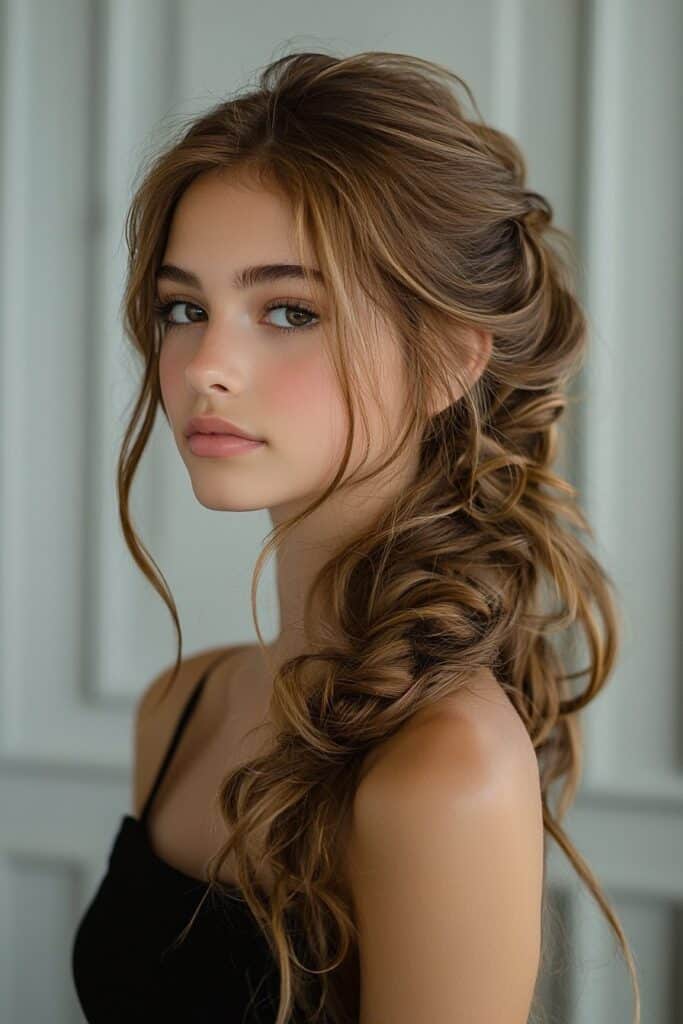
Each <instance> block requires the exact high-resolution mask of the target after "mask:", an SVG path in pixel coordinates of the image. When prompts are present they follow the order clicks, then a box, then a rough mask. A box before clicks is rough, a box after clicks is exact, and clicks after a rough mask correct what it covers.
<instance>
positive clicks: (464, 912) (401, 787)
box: [350, 724, 543, 1024]
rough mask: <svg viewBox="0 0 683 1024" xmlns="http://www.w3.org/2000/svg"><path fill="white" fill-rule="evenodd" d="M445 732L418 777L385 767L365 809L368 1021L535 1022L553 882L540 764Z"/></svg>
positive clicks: (361, 890)
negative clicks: (547, 897) (548, 884)
mask: <svg viewBox="0 0 683 1024" xmlns="http://www.w3.org/2000/svg"><path fill="white" fill-rule="evenodd" d="M436 728H437V730H439V729H440V730H441V731H440V732H439V733H438V735H437V734H436V733H435V734H434V735H433V736H430V732H429V730H428V729H427V730H425V731H423V734H422V749H421V751H420V756H419V758H418V759H417V765H418V767H417V769H416V770H415V771H414V772H413V773H412V774H411V772H410V764H409V763H408V762H406V760H405V759H403V760H402V761H401V763H400V764H396V765H394V769H395V770H392V766H391V765H390V764H388V763H387V764H386V765H385V766H384V770H383V771H382V772H381V777H377V778H375V779H374V780H370V778H368V784H367V785H366V786H365V788H364V789H363V790H362V792H361V789H362V787H361V789H359V791H358V795H357V802H356V804H355V805H354V828H353V837H352V840H351V844H352V846H351V849H352V858H351V874H350V883H351V888H352V893H353V902H354V907H355V910H356V915H357V923H358V930H359V957H360V974H361V992H360V1007H361V1010H360V1024H374V1022H376V1021H387V1022H388V1021H391V1024H414V1022H415V1021H418V1020H419V1021H422V1022H423V1024H432V1022H433V1024H436V1022H439V1024H441V1022H445V1021H453V1022H455V1021H467V1022H468V1024H526V1021H527V1017H528V1013H529V1010H530V1006H531V1001H532V997H533V991H534V988H535V983H536V976H537V970H538V964H539V958H540V936H541V902H542V886H543V824H542V815H541V805H540V798H539V796H540V788H539V785H538V776H537V774H536V768H535V764H534V757H533V756H532V755H530V754H529V752H528V751H525V749H524V747H523V745H520V748H519V750H518V752H517V753H516V754H512V755H511V754H510V752H509V751H508V752H506V754H505V755H504V756H503V755H502V754H501V756H500V757H499V758H496V757H491V752H490V748H487V750H486V751H483V750H482V749H480V748H479V747H478V742H477V739H476V736H474V735H473V733H472V731H471V730H470V731H469V732H468V728H469V727H468V726H467V724H463V725H462V726H461V727H459V728H454V727H453V725H452V724H451V725H450V726H449V727H448V728H449V730H450V732H449V733H448V734H447V736H446V738H445V742H444V732H443V729H442V728H441V726H437V727H436ZM432 740H433V742H432Z"/></svg>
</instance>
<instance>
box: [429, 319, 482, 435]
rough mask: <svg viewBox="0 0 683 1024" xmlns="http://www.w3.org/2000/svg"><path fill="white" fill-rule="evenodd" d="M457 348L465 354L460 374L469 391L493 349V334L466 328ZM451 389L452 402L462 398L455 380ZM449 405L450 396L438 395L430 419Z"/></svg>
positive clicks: (479, 375) (460, 389)
mask: <svg viewBox="0 0 683 1024" xmlns="http://www.w3.org/2000/svg"><path fill="white" fill-rule="evenodd" d="M458 347H459V350H460V351H461V352H463V353H465V362H464V365H462V364H461V365H460V374H461V376H462V377H464V378H465V381H466V385H467V389H468V390H469V389H470V388H473V387H474V385H475V384H476V383H477V381H478V380H479V378H480V377H481V375H482V373H483V372H484V370H485V369H486V367H487V365H488V362H489V359H490V358H491V351H492V349H493V334H492V333H491V331H485V330H483V329H482V328H479V327H467V328H465V329H464V331H463V333H462V335H461V343H460V345H459V346H458ZM452 388H453V394H454V395H455V398H454V401H457V400H458V399H459V398H461V397H462V395H463V393H464V392H463V389H462V388H461V387H460V385H459V384H458V382H457V380H454V381H453V382H452ZM451 404H452V401H451V396H450V395H440V396H439V397H437V398H435V399H434V400H433V402H432V407H431V409H430V418H431V417H433V416H436V415H437V414H438V413H440V412H443V410H444V409H446V408H447V407H448V406H449V405H451Z"/></svg>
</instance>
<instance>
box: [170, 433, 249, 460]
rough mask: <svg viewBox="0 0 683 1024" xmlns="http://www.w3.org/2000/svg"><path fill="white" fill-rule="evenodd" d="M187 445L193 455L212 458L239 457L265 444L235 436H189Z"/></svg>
mask: <svg viewBox="0 0 683 1024" xmlns="http://www.w3.org/2000/svg"><path fill="white" fill-rule="evenodd" d="M187 443H188V446H189V448H190V451H191V452H192V454H193V455H208V456H213V457H216V456H225V455H240V454H242V453H244V452H250V451H253V450H254V449H256V448H260V447H261V446H262V445H263V444H265V442H264V441H250V440H249V439H248V438H246V437H238V435H237V434H190V436H189V437H188V439H187Z"/></svg>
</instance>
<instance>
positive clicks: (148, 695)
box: [133, 645, 238, 811]
mask: <svg viewBox="0 0 683 1024" xmlns="http://www.w3.org/2000/svg"><path fill="white" fill-rule="evenodd" d="M234 646H235V649H237V646H238V645H234ZM232 649H233V645H230V646H228V647H209V648H206V649H204V650H201V651H195V652H194V653H192V654H190V655H188V656H187V657H185V658H183V659H182V661H181V663H180V666H179V668H178V672H177V674H176V676H175V678H174V679H173V680H172V676H173V673H174V670H175V661H174V662H172V663H171V664H168V665H166V666H164V668H163V669H161V671H159V672H158V673H157V674H156V675H155V676H154V677H153V678H152V679H151V680H150V681H149V682H148V683H147V685H146V686H145V688H144V690H143V691H142V693H141V695H140V697H139V698H138V701H137V705H136V709H135V719H134V738H133V757H134V781H133V790H134V792H133V805H134V807H135V809H136V811H137V810H138V808H139V807H140V805H141V803H142V799H143V794H146V793H147V790H148V788H149V785H150V780H151V778H152V777H153V776H154V773H155V772H156V770H157V769H158V766H159V763H160V758H161V757H163V752H164V750H165V749H166V746H167V745H168V742H169V740H170V737H171V735H172V733H173V729H174V728H175V726H176V723H177V722H178V720H179V718H180V715H181V714H182V711H183V708H184V707H185V705H186V703H187V701H188V700H189V698H190V696H191V694H192V691H193V690H194V688H195V686H196V684H197V682H198V681H199V679H200V678H201V676H202V674H203V673H204V672H205V671H206V669H207V668H208V667H209V665H211V663H212V662H214V661H217V660H219V659H220V657H221V654H222V653H223V654H225V655H227V654H228V653H229V652H230V651H231V650H232ZM171 680H172V681H171Z"/></svg>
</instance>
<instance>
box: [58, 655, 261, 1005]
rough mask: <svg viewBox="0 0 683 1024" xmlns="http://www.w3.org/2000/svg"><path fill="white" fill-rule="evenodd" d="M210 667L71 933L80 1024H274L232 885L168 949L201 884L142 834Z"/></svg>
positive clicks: (248, 917) (248, 918) (251, 930)
mask: <svg viewBox="0 0 683 1024" xmlns="http://www.w3.org/2000/svg"><path fill="white" fill-rule="evenodd" d="M222 656H223V655H221V657H222ZM216 660H220V659H216ZM215 664H216V661H213V662H211V664H210V665H209V666H208V668H207V669H206V670H205V672H204V673H203V675H202V677H201V679H200V680H199V682H198V683H197V685H196V686H195V688H194V690H193V692H192V694H191V695H190V698H189V699H188V701H187V704H186V705H185V708H184V709H183V712H182V714H181V716H180V719H179V721H178V724H177V726H176V729H175V732H174V734H173V737H172V739H171V742H170V744H169V746H168V750H167V751H166V756H165V757H164V760H163V762H162V764H161V767H160V769H159V771H158V773H157V777H156V780H155V783H154V785H153V787H152V790H151V792H150V794H149V796H148V798H147V801H146V803H145V806H144V808H143V810H142V814H141V816H140V819H138V818H135V817H133V815H131V814H125V815H124V816H123V819H122V821H121V825H120V827H119V830H118V832H117V834H116V837H115V839H114V842H113V845H112V847H111V851H110V854H109V861H108V867H107V871H106V873H105V875H104V877H103V878H102V881H101V882H100V885H99V888H98V889H97V892H96V893H95V895H94V897H93V899H92V901H91V903H90V904H89V906H88V907H87V909H86V912H85V914H84V916H83V917H82V919H81V921H80V923H79V925H78V928H77V931H76V934H75V939H74V943H73V947H72V959H71V968H72V973H73V978H74V983H75V987H76V991H77V993H78V998H79V1000H80V1003H81V1006H82V1008H83V1011H84V1014H85V1017H86V1020H87V1021H88V1022H89V1024H109V1022H114V1021H115V1022H116V1024H124V1022H125V1024H134V1022H137V1021H140V1022H143V1021H144V1022H145V1024H155V1022H157V1021H158V1022H159V1024H173V1022H175V1021H182V1022H183V1024H214V1022H216V1024H217V1022H219V1021H220V1022H221V1024H227V1022H232V1021H234V1022H235V1024H272V1022H273V1021H274V1020H275V1017H276V1013H277V1005H278V997H279V970H278V967H277V964H276V962H275V960H274V959H273V957H272V955H271V952H270V949H269V947H268V945H267V942H266V940H265V937H264V935H263V934H262V932H261V930H260V927H259V925H258V923H257V922H256V920H255V919H254V918H253V916H252V914H251V911H250V910H249V907H248V906H247V904H246V902H245V901H244V899H243V897H241V893H240V890H239V888H238V887H237V886H233V887H226V888H227V889H228V891H229V892H230V896H231V898H230V899H224V898H223V899H218V898H216V897H211V896H209V897H207V899H206V901H205V902H204V904H203V906H202V908H201V910H200V912H199V914H198V916H197V918H196V920H195V921H194V923H193V924H192V927H191V928H190V930H189V932H188V934H187V936H186V938H185V939H184V940H183V941H182V942H181V943H180V944H179V945H178V946H177V947H176V948H174V949H171V948H170V946H171V944H172V943H173V940H174V939H176V938H177V936H178V935H179V933H180V932H181V931H182V929H183V928H184V927H185V925H186V924H188V922H189V920H190V918H191V916H192V914H193V913H194V911H195V910H196V908H197V906H198V904H199V902H200V899H201V897H202V895H203V894H204V892H205V890H206V888H207V887H208V884H207V883H206V882H205V881H202V880H200V879H198V878H194V877H192V876H191V875H186V874H184V873H183V872H182V871H179V870H178V869H177V868H174V867H172V866H171V865H170V864H168V863H167V862H166V861H164V860H162V859H161V858H160V857H158V856H157V855H156V854H155V853H154V851H153V850H152V847H151V845H150V843H149V838H148V834H147V824H146V822H147V816H148V813H149V809H150V807H151V804H152V801H153V799H154V797H155V795H156V793H157V790H158V789H159V786H160V784H161V780H162V779H163V777H164V774H165V772H166V770H167V768H168V766H169V764H170V761H171V758H172V756H173V753H174V751H175V748H176V747H177V745H178V742H179V740H180V737H181V735H182V732H183V729H184V728H185V726H186V725H187V723H188V721H189V720H190V716H191V714H192V712H193V710H194V708H195V706H196V704H197V701H198V700H199V697H200V695H201V692H202V689H203V686H204V683H205V681H206V678H207V676H208V674H209V672H210V670H211V669H212V668H213V667H214V665H215ZM254 993H256V994H255V995H254ZM252 996H254V999H253V1002H251V1000H252ZM250 1004H251V1005H250Z"/></svg>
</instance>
